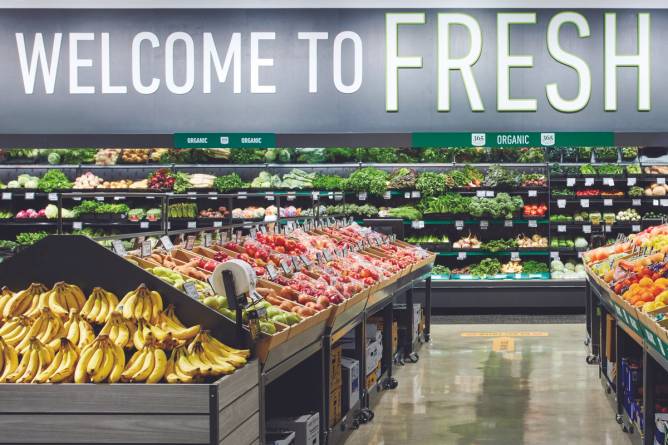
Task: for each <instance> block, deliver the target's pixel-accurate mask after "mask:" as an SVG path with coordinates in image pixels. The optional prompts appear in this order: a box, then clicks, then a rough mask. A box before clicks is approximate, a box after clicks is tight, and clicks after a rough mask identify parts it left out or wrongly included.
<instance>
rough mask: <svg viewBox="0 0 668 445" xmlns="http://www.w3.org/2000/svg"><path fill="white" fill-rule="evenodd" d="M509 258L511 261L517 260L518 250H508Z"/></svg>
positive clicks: (518, 256) (518, 257)
mask: <svg viewBox="0 0 668 445" xmlns="http://www.w3.org/2000/svg"><path fill="white" fill-rule="evenodd" d="M510 259H511V260H512V261H517V260H519V259H520V253H519V252H510Z"/></svg>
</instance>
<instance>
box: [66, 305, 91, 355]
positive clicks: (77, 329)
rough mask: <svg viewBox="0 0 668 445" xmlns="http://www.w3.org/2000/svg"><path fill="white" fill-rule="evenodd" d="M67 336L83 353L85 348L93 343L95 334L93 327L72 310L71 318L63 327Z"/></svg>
mask: <svg viewBox="0 0 668 445" xmlns="http://www.w3.org/2000/svg"><path fill="white" fill-rule="evenodd" d="M63 329H64V331H65V333H66V334H65V336H66V337H67V339H68V340H69V341H71V342H72V343H73V344H74V345H76V347H77V348H79V350H80V351H81V350H82V349H83V348H85V347H86V346H88V345H89V344H91V343H93V340H95V332H93V327H92V326H91V325H90V323H88V322H87V321H86V320H84V318H83V317H82V316H81V314H79V312H77V311H76V309H71V310H70V317H69V318H68V320H67V321H66V322H65V325H64V326H63Z"/></svg>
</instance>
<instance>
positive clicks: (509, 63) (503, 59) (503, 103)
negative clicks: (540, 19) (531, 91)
mask: <svg viewBox="0 0 668 445" xmlns="http://www.w3.org/2000/svg"><path fill="white" fill-rule="evenodd" d="M535 23H536V14H535V13H533V12H532V13H525V12H517V13H499V14H498V15H497V17H496V26H497V28H496V32H497V37H496V39H497V59H498V60H497V73H496V77H497V82H498V86H497V93H496V94H497V105H496V106H497V109H498V110H499V111H536V108H537V104H536V99H512V98H511V97H510V69H511V68H513V67H516V68H517V67H519V68H531V67H532V66H533V56H511V55H510V25H513V24H517V25H532V24H535Z"/></svg>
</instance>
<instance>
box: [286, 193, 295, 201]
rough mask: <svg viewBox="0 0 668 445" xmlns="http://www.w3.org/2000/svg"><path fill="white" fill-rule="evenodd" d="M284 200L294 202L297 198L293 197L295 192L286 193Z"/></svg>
mask: <svg viewBox="0 0 668 445" xmlns="http://www.w3.org/2000/svg"><path fill="white" fill-rule="evenodd" d="M286 198H287V199H288V201H294V200H295V199H296V198H297V196H296V195H295V192H288V194H287V195H286Z"/></svg>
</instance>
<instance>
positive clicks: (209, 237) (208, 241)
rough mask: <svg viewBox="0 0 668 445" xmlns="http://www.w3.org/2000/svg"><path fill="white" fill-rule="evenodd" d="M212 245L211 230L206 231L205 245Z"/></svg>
mask: <svg viewBox="0 0 668 445" xmlns="http://www.w3.org/2000/svg"><path fill="white" fill-rule="evenodd" d="M210 245H211V232H206V233H205V234H204V247H209V246H210Z"/></svg>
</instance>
